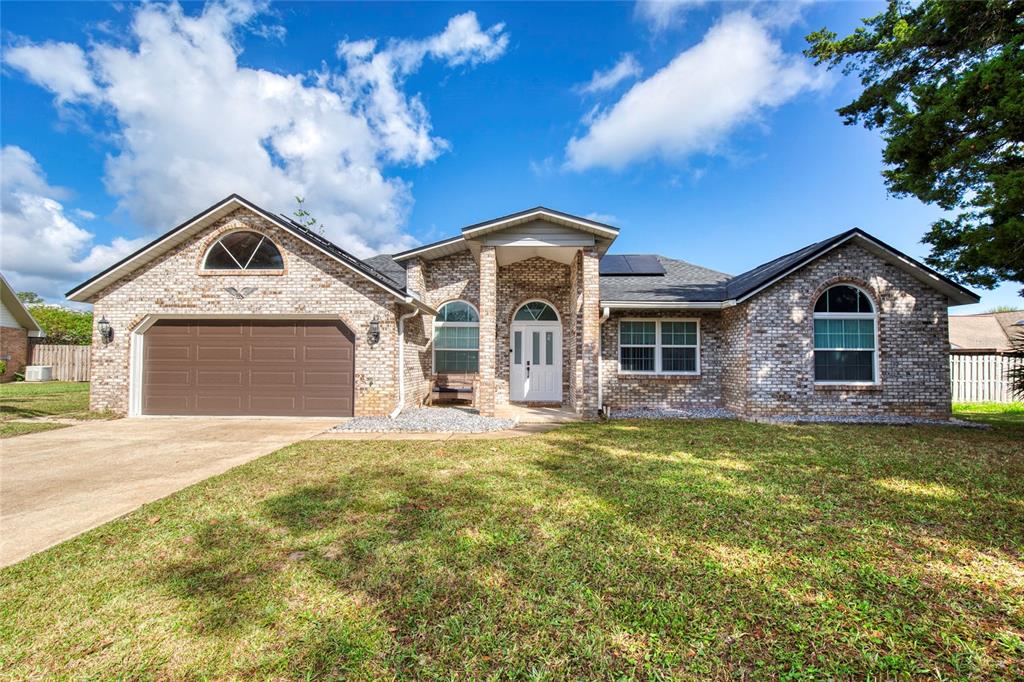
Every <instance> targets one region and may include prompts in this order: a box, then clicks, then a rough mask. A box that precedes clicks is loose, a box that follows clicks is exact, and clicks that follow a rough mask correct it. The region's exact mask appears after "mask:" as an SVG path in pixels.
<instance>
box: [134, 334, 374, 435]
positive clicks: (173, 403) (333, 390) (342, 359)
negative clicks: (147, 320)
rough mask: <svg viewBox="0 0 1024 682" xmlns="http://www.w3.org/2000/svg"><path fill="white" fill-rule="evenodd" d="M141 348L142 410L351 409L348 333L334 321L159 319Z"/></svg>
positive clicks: (328, 412)
mask: <svg viewBox="0 0 1024 682" xmlns="http://www.w3.org/2000/svg"><path fill="white" fill-rule="evenodd" d="M144 348H145V360H144V362H145V366H144V368H143V389H142V392H143V396H142V410H143V413H144V414H213V415H228V414H252V415H310V416H316V415H322V416H338V417H341V416H351V414H352V412H353V402H354V401H353V393H354V388H353V384H354V382H353V375H354V371H353V369H354V355H355V354H354V335H353V334H352V333H351V331H350V330H348V328H346V327H345V326H344V325H342V324H341V323H339V322H337V321H333V320H305V321H285V320H244V321H238V320H168V321H160V322H157V323H156V324H154V325H153V327H151V328H150V329H149V331H147V332H146V336H145V342H144Z"/></svg>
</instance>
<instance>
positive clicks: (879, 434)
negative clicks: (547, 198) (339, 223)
mask: <svg viewBox="0 0 1024 682" xmlns="http://www.w3.org/2000/svg"><path fill="white" fill-rule="evenodd" d="M1022 450H1024V448H1022V445H1021V440H1020V438H1019V437H1018V435H1017V434H1016V433H1015V432H1012V431H1008V430H1006V429H1005V428H1002V427H996V428H993V429H990V430H983V431H982V430H969V429H956V428H941V427H928V428H925V427H887V428H881V427H850V426H785V427H783V426H769V425H758V424H748V423H741V422H731V421H702V422H701V421H698V422H690V423H668V422H666V423H658V422H616V423H610V424H580V425H570V426H567V427H565V428H562V429H560V430H558V431H554V432H551V433H548V434H544V435H542V436H535V437H531V438H526V439H510V440H505V441H449V442H445V443H431V442H422V441H406V442H377V443H371V442H337V441H335V442H331V441H310V442H305V443H299V444H296V445H294V446H291V447H288V448H285V449H283V450H280V451H278V452H276V453H274V454H272V455H269V456H267V457H264V458H262V459H260V460H257V461H255V462H252V463H250V464H248V465H245V466H243V467H239V468H237V469H234V470H232V471H230V472H228V473H226V474H225V475H222V476H219V477H217V478H213V479H210V480H208V481H205V482H204V483H201V484H199V485H196V486H193V487H191V488H188V489H186V490H184V491H182V492H181V493H179V494H177V495H174V496H172V497H169V498H166V499H164V500H161V501H159V502H155V503H153V504H150V505H147V506H146V507H143V508H142V509H140V510H138V511H137V512H136V513H133V514H130V515H128V516H127V517H124V518H123V519H120V520H118V521H115V522H112V523H110V524H107V525H105V526H103V527H101V528H99V529H96V530H94V531H91V532H89V533H87V534H85V535H84V536H81V537H79V538H77V539H74V540H71V541H69V542H66V543H64V544H62V545H60V546H58V547H56V548H53V549H51V550H48V551H46V552H43V553H41V554H39V555H36V556H34V557H32V558H30V559H28V560H26V561H25V562H23V563H21V564H18V565H16V566H13V567H10V568H7V569H4V570H3V571H2V572H0V676H3V677H6V678H9V679H24V678H36V679H43V678H56V679H61V678H80V679H153V678H160V679H209V678H227V679H253V678H255V679H330V678H337V677H347V678H349V679H396V678H403V679H407V678H416V679H438V678H443V679H451V678H459V679H509V678H515V679H518V678H529V679H670V678H671V679H708V678H753V679H779V678H784V679H821V678H828V677H833V678H836V677H838V678H855V679H865V678H872V679H897V678H905V677H918V676H920V677H934V678H941V679H955V678H966V677H974V678H987V679H1013V678H1016V679H1019V676H1020V671H1021V668H1020V667H1019V666H1020V662H1021V660H1022V659H1024V453H1022Z"/></svg>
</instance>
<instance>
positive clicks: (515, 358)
mask: <svg viewBox="0 0 1024 682" xmlns="http://www.w3.org/2000/svg"><path fill="white" fill-rule="evenodd" d="M511 332H512V333H511V334H510V340H511V343H512V348H511V351H510V352H509V362H510V366H511V372H510V377H509V393H510V395H509V397H510V398H511V399H512V400H521V401H527V402H561V401H562V326H561V324H560V323H558V322H513V323H512V330H511Z"/></svg>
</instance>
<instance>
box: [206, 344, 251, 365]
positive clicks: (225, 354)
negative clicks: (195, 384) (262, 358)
mask: <svg viewBox="0 0 1024 682" xmlns="http://www.w3.org/2000/svg"><path fill="white" fill-rule="evenodd" d="M244 358H245V349H244V348H243V347H242V346H198V347H197V348H196V360H198V361H200V362H207V361H211V362H217V361H224V360H228V361H230V360H234V361H236V362H237V361H240V360H242V359H244Z"/></svg>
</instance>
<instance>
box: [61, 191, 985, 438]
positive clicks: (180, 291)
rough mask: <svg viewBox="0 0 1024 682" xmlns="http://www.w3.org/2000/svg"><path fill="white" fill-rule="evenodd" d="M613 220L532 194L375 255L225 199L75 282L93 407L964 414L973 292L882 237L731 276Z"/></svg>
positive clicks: (820, 245) (849, 235) (845, 238)
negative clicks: (954, 380) (650, 246)
mask: <svg viewBox="0 0 1024 682" xmlns="http://www.w3.org/2000/svg"><path fill="white" fill-rule="evenodd" d="M618 234H619V231H618V229H616V228H614V227H611V226H608V225H604V224H601V223H599V222H595V221H593V220H588V219H586V218H580V217H577V216H572V215H568V214H565V213H560V212H558V211H552V210H549V209H546V208H535V209H530V210H527V211H523V212H521V213H515V214H512V215H508V216H504V217H501V218H497V219H494V220H489V221H486V222H482V223H478V224H475V225H470V226H469V227H466V228H463V229H462V231H461V233H460V234H458V235H457V236H455V237H453V238H451V239H446V240H444V241H440V242H437V243H434V244H428V245H425V246H421V247H418V248H415V249H412V250H409V251H406V252H404V253H398V254H394V255H381V256H375V257H373V258H368V259H366V260H360V259H358V258H355V257H354V256H352V255H350V254H348V253H347V252H345V251H343V250H342V249H340V248H338V247H337V246H335V245H334V244H332V243H331V242H329V241H327V240H326V239H324V238H323V237H321V236H319V235H317V234H316V233H314V232H311V231H309V230H308V229H306V228H304V227H302V226H300V225H298V224H296V223H294V222H293V221H291V220H290V219H288V218H286V217H282V216H280V215H276V214H274V213H271V212H269V211H266V210H264V209H261V208H259V207H258V206H255V205H254V204H252V203H250V202H248V201H246V200H245V199H243V198H241V197H239V196H237V195H232V196H230V197H228V198H227V199H224V200H223V201H221V202H219V203H217V204H215V205H214V206H212V207H210V208H208V209H206V210H205V211H203V212H202V213H200V214H199V215H197V216H196V217H194V218H192V219H190V220H187V221H185V222H184V223H182V224H181V225H179V226H178V227H176V228H174V229H173V230H171V231H170V232H168V233H167V234H165V235H164V236H162V237H160V238H158V239H156V240H155V241H153V242H152V243H150V244H149V245H147V246H145V247H144V248H142V249H140V250H139V251H138V252H137V253H135V254H133V255H131V256H129V257H128V258H126V259H124V260H123V261H121V262H119V263H117V264H115V265H114V266H112V267H110V268H109V269H107V270H105V271H104V272H102V273H100V274H98V275H96V276H95V277H93V278H92V279H89V280H88V281H86V282H84V283H82V284H81V285H79V286H78V287H76V288H75V289H74V290H72V291H71V292H69V293H68V297H69V298H71V299H72V300H74V301H80V302H88V303H92V304H94V305H95V311H94V317H95V320H96V321H97V329H96V332H95V334H94V355H93V365H92V407H93V408H94V409H106V410H114V411H117V412H122V413H128V414H130V415H136V414H257V415H258V414H270V415H298V414H302V415H325V416H346V415H352V414H356V415H367V414H388V413H391V412H392V411H393V410H395V409H396V408H397V407H400V406H412V405H419V404H421V403H422V402H423V400H424V399H425V398H426V396H427V395H428V393H429V391H430V389H431V386H432V384H433V383H434V381H435V378H436V377H437V376H438V375H451V374H460V375H465V376H468V377H472V378H473V380H474V381H475V383H476V402H477V405H478V407H479V409H480V411H481V412H482V413H483V414H492V413H493V412H494V409H495V406H497V405H503V404H506V403H509V402H510V401H511V402H526V403H547V404H561V405H566V406H569V407H571V408H572V409H574V410H576V411H577V412H578V413H579V414H581V415H582V416H585V417H595V416H597V414H598V412H599V410H600V409H601V408H602V406H607V407H609V408H611V409H612V410H615V409H621V408H638V407H640V408H643V407H649V408H658V407H688V406H721V407H725V408H728V409H730V410H733V411H735V412H736V413H738V414H740V415H742V416H745V417H748V418H760V417H768V416H772V415H781V414H786V415H801V414H805V415H806V414H815V415H822V414H841V415H862V414H878V413H887V414H906V415H921V416H928V417H945V416H948V415H949V411H950V386H949V360H948V355H949V342H948V330H947V308H948V307H949V306H953V305H961V304H967V303H976V302H977V301H978V297H977V296H975V295H974V294H973V293H971V292H970V291H968V290H967V289H964V288H963V287H961V286H959V285H957V284H955V283H953V282H952V281H950V280H949V279H947V278H945V277H943V276H942V275H939V274H938V273H936V272H935V271H933V270H931V269H929V268H928V267H926V266H924V265H922V264H921V263H918V262H916V261H914V260H913V259H911V258H909V257H908V256H906V255H904V254H901V253H900V252H898V251H896V250H895V249H893V248H891V247H889V246H887V245H886V244H884V243H882V242H880V241H879V240H877V239H875V238H874V237H872V236H870V235H868V234H866V233H864V232H862V231H860V230H850V231H848V232H843V233H842V234H838V235H836V236H834V237H830V238H829V239H825V240H823V241H820V242H817V243H815V244H812V245H810V246H808V247H806V248H803V249H801V250H799V251H796V252H794V253H791V254H788V255H785V256H782V257H780V258H777V259H775V260H773V261H770V262H768V263H765V264H763V265H759V266H757V267H755V268H754V269H752V270H750V271H748V272H745V273H743V274H741V275H738V276H735V277H730V276H729V275H726V274H723V273H720V272H715V271H714V270H709V269H707V268H702V267H698V266H696V265H691V264H689V263H686V262H683V261H680V260H674V259H671V258H665V257H663V256H654V255H651V256H624V255H620V256H611V255H607V252H608V250H609V248H610V247H611V245H612V243H613V242H614V241H615V238H616V237H617V236H618ZM105 323H106V324H108V325H109V327H107V326H105ZM101 328H102V329H109V334H110V336H109V337H107V339H103V338H102V337H103V334H101V332H100V329H101Z"/></svg>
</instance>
